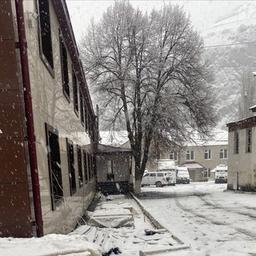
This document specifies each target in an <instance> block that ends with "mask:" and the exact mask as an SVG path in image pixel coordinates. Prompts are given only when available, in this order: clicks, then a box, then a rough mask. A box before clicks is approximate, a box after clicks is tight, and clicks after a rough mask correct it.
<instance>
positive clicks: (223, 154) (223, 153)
mask: <svg viewBox="0 0 256 256" xmlns="http://www.w3.org/2000/svg"><path fill="white" fill-rule="evenodd" d="M227 158H228V150H227V149H224V148H222V149H221V150H220V159H227Z"/></svg>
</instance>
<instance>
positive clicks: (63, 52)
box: [60, 34, 70, 101]
mask: <svg viewBox="0 0 256 256" xmlns="http://www.w3.org/2000/svg"><path fill="white" fill-rule="evenodd" d="M60 61H61V75H62V88H63V93H64V95H65V96H66V98H67V99H68V101H69V100H70V90H69V77H68V53H67V49H66V46H65V44H64V40H63V37H62V36H61V34H60Z"/></svg>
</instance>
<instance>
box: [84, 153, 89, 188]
mask: <svg viewBox="0 0 256 256" xmlns="http://www.w3.org/2000/svg"><path fill="white" fill-rule="evenodd" d="M83 158H84V179H85V183H87V182H88V159H87V153H86V151H85V150H84V151H83Z"/></svg>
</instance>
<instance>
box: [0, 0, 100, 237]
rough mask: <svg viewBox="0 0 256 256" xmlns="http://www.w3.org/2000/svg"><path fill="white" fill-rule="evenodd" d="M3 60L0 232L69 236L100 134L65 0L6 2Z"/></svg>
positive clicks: (91, 184) (86, 196) (89, 181)
mask: <svg viewBox="0 0 256 256" xmlns="http://www.w3.org/2000/svg"><path fill="white" fill-rule="evenodd" d="M0 60H1V68H0V163H1V165H0V202H1V203H0V235H1V236H15V237H25V236H33V235H37V236H42V235H43V234H47V233H52V232H57V233H60V232H62V233H65V232H68V231H70V230H71V229H72V228H73V227H74V225H75V224H76V221H77V219H78V218H79V217H80V216H81V215H82V214H83V211H84V209H86V207H87V206H88V204H89V203H90V202H91V200H92V198H93V196H94V192H95V175H94V174H95V157H94V150H95V146H96V145H97V137H98V136H97V118H96V116H95V113H94V110H93V107H92V102H91V98H90V94H89V90H88V87H87V84H86V79H85V76H84V72H83V69H82V65H81V61H80V58H79V53H78V49H77V45H76V42H75V38H74V34H73V30H72V26H71V23H70V18H69V14H68V10H67V6H66V3H65V1H64V0H31V1H22V0H16V1H15V0H8V1H0ZM85 145H86V147H85ZM88 145H89V146H88Z"/></svg>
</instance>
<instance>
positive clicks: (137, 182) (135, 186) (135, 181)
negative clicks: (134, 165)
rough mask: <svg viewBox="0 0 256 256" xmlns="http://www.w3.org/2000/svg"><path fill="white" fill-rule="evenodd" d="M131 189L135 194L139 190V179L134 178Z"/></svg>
mask: <svg viewBox="0 0 256 256" xmlns="http://www.w3.org/2000/svg"><path fill="white" fill-rule="evenodd" d="M133 189H134V193H135V194H139V193H140V192H141V179H136V178H135V179H134V184H133Z"/></svg>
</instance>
